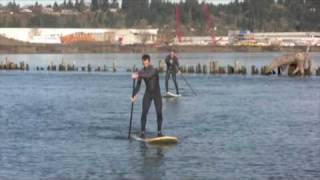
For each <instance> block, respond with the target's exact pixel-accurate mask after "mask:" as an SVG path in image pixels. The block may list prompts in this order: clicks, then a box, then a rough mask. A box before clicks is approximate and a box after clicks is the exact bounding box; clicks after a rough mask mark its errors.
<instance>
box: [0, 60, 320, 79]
mask: <svg viewBox="0 0 320 180" xmlns="http://www.w3.org/2000/svg"><path fill="white" fill-rule="evenodd" d="M297 67H298V64H294V63H293V64H288V65H283V66H279V67H277V68H276V69H272V70H271V71H270V65H265V66H261V67H258V66H256V65H251V68H249V70H251V71H249V72H248V70H247V67H246V66H244V65H243V64H241V63H240V61H238V60H236V61H234V63H233V64H228V65H226V66H221V65H220V62H219V61H217V60H211V61H209V62H208V63H200V62H199V63H196V64H192V65H190V64H182V65H180V67H179V68H180V69H179V70H180V71H181V73H185V74H211V75H224V74H226V75H247V74H248V73H250V75H278V76H281V75H288V76H300V75H302V74H301V73H300V72H298V73H296V72H295V71H296V69H297ZM312 67H313V68H311V66H309V67H308V68H306V69H304V74H303V75H306V76H310V75H316V76H320V66H319V67H314V66H312ZM109 69H111V72H113V73H116V72H120V71H118V69H117V65H116V62H115V61H113V63H112V65H111V66H110V67H108V66H107V65H106V64H102V65H95V66H92V65H91V64H87V65H85V66H84V65H82V66H76V65H75V64H67V63H64V62H63V61H62V62H61V63H60V64H54V63H52V62H51V63H50V64H49V65H48V66H45V67H44V66H35V67H33V68H32V69H31V68H30V65H29V64H27V63H25V62H19V63H18V64H16V63H13V62H12V61H9V60H8V59H7V58H6V59H5V60H4V61H0V71H48V72H50V71H53V72H110V70H109ZM158 69H159V72H160V73H163V72H165V71H166V65H165V62H164V60H159V61H158ZM137 71H138V68H137V66H133V67H131V68H128V69H126V72H137Z"/></svg>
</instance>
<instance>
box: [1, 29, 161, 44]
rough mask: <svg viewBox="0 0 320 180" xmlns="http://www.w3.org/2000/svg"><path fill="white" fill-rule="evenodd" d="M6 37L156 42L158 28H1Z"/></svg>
mask: <svg viewBox="0 0 320 180" xmlns="http://www.w3.org/2000/svg"><path fill="white" fill-rule="evenodd" d="M0 35H1V36H4V37H6V38H10V39H14V40H18V41H23V42H29V43H40V44H69V43H75V42H83V41H87V42H89V41H90V42H91V41H92V42H107V43H111V44H119V43H120V44H122V45H132V44H154V43H155V42H156V41H157V37H158V29H80V28H78V29H77V28H0Z"/></svg>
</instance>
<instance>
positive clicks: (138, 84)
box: [133, 76, 142, 96]
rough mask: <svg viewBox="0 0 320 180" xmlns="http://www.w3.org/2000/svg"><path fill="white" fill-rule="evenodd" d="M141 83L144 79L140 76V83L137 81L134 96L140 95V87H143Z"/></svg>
mask: <svg viewBox="0 0 320 180" xmlns="http://www.w3.org/2000/svg"><path fill="white" fill-rule="evenodd" d="M141 81H142V78H141V77H140V76H139V78H138V81H137V85H136V86H135V88H134V90H133V96H135V95H136V94H138V92H139V90H140V87H141Z"/></svg>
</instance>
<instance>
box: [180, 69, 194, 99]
mask: <svg viewBox="0 0 320 180" xmlns="http://www.w3.org/2000/svg"><path fill="white" fill-rule="evenodd" d="M180 75H181V77H182V79H183V80H184V82H185V83H186V84H187V86H188V87H189V88H190V89H191V91H192V93H193V94H194V95H195V96H197V93H196V92H195V91H194V90H193V88H192V87H191V85H190V83H189V82H188V81H187V79H186V78H185V77H184V75H183V74H182V73H180Z"/></svg>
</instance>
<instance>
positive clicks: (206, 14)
mask: <svg viewBox="0 0 320 180" xmlns="http://www.w3.org/2000/svg"><path fill="white" fill-rule="evenodd" d="M202 11H203V14H204V17H205V19H206V26H207V27H206V29H207V31H208V33H209V34H210V36H211V39H212V45H213V46H215V45H216V34H215V29H214V28H215V24H214V19H213V16H211V14H210V10H209V6H208V4H204V5H203V7H202ZM176 36H177V38H178V41H179V42H181V41H182V36H183V33H182V30H181V8H180V5H179V4H177V5H176Z"/></svg>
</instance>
